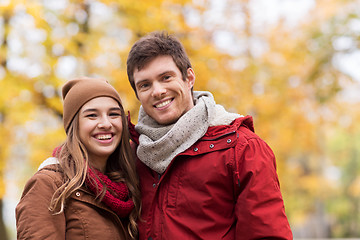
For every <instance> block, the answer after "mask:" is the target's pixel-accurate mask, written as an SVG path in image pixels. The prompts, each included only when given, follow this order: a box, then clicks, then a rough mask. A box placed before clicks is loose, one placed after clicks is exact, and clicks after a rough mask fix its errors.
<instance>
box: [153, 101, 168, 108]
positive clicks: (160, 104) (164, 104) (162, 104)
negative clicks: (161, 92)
mask: <svg viewBox="0 0 360 240" xmlns="http://www.w3.org/2000/svg"><path fill="white" fill-rule="evenodd" d="M170 102H171V100H170V99H169V100H167V101H165V102H162V103H159V104H157V105H156V106H155V107H156V108H161V107H164V106H166V105H168V104H169V103H170Z"/></svg>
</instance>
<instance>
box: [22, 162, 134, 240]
mask: <svg viewBox="0 0 360 240" xmlns="http://www.w3.org/2000/svg"><path fill="white" fill-rule="evenodd" d="M60 185H61V173H60V172H58V171H56V167H55V165H49V166H46V167H44V168H42V169H41V170H39V171H38V172H36V173H35V174H34V176H33V177H31V178H30V179H29V181H28V182H27V183H26V185H25V188H24V191H23V194H22V197H21V200H20V202H19V204H18V205H17V207H16V226H17V238H18V239H36V240H41V239H51V240H57V239H59V240H61V239H70V240H77V239H101V240H106V239H111V240H115V239H117V240H123V239H130V237H129V236H128V234H127V231H126V227H124V225H123V223H122V221H121V220H120V219H119V217H118V216H117V215H116V214H115V213H114V212H113V211H112V210H110V208H108V207H107V206H105V205H104V204H102V203H97V202H96V201H95V199H94V195H93V194H92V193H90V192H89V191H87V190H86V189H83V188H82V189H79V190H78V191H76V192H74V193H73V195H72V196H71V197H70V198H69V199H68V201H67V202H66V207H65V210H64V212H62V213H60V214H57V215H53V214H52V213H51V212H50V211H49V210H48V208H49V205H50V200H51V197H52V195H53V194H54V192H55V190H56V189H57V188H58V187H59V186H60Z"/></svg>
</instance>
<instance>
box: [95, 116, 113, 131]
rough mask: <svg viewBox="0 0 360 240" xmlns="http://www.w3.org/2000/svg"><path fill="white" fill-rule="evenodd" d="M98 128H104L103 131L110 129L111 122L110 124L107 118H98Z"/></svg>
mask: <svg viewBox="0 0 360 240" xmlns="http://www.w3.org/2000/svg"><path fill="white" fill-rule="evenodd" d="M98 127H99V128H105V129H107V128H110V127H111V122H110V120H109V118H108V117H102V118H100V121H99V123H98Z"/></svg>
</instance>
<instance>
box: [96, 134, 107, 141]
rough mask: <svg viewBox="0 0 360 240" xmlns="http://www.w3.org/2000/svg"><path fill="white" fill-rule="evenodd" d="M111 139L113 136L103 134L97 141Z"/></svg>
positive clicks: (97, 137)
mask: <svg viewBox="0 0 360 240" xmlns="http://www.w3.org/2000/svg"><path fill="white" fill-rule="evenodd" d="M110 138H111V134H103V135H97V136H96V139H99V140H107V139H110Z"/></svg>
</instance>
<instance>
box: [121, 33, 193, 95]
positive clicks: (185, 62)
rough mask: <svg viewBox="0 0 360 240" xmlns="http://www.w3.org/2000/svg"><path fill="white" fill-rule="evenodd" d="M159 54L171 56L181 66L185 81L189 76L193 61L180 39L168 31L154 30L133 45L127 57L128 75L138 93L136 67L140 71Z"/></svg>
mask: <svg viewBox="0 0 360 240" xmlns="http://www.w3.org/2000/svg"><path fill="white" fill-rule="evenodd" d="M158 56H171V57H172V59H173V60H174V62H175V64H176V66H177V67H178V68H179V70H180V72H181V75H182V78H183V80H184V81H185V79H186V78H187V69H188V68H191V63H190V60H189V58H188V56H187V54H186V52H185V49H184V47H183V45H182V44H181V43H180V41H179V40H178V39H177V38H176V37H174V36H171V35H169V34H168V33H167V32H158V31H156V32H152V33H150V34H148V35H146V36H144V37H142V38H140V39H139V40H138V41H137V42H136V43H135V44H134V45H133V46H132V48H131V50H130V53H129V56H128V59H127V75H128V78H129V81H130V84H131V87H132V88H133V89H134V91H135V94H136V95H137V92H136V87H135V83H134V71H135V69H137V70H139V71H140V70H141V69H142V68H143V67H145V66H146V64H148V63H149V62H150V61H151V60H153V59H154V58H156V57H158Z"/></svg>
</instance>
